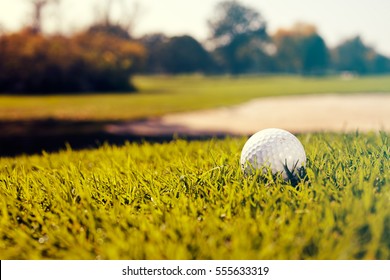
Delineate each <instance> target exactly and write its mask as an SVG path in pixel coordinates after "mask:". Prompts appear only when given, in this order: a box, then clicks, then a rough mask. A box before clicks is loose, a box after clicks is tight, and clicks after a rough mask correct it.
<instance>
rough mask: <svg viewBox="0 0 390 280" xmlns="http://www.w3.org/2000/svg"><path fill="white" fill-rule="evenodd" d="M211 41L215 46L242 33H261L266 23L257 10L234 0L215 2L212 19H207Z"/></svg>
mask: <svg viewBox="0 0 390 280" xmlns="http://www.w3.org/2000/svg"><path fill="white" fill-rule="evenodd" d="M208 25H209V28H210V31H211V41H212V42H214V44H215V46H216V47H220V46H226V45H228V44H230V43H232V42H233V41H234V40H235V39H236V38H237V37H239V36H242V35H250V34H260V35H263V34H264V32H265V29H266V23H265V21H264V19H263V18H262V16H261V15H260V13H259V12H257V11H256V10H254V9H252V8H249V7H246V6H244V5H242V4H240V3H239V2H237V1H235V0H228V1H223V2H220V3H219V4H217V6H216V8H215V14H214V16H213V19H211V20H209V21H208Z"/></svg>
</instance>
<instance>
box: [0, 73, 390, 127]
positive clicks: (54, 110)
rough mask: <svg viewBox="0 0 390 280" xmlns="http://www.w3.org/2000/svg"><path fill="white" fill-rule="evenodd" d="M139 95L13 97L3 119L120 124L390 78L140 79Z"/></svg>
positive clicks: (367, 85)
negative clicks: (126, 121)
mask: <svg viewBox="0 0 390 280" xmlns="http://www.w3.org/2000/svg"><path fill="white" fill-rule="evenodd" d="M134 83H135V85H136V86H137V87H138V89H139V92H138V93H137V94H113V93H107V94H88V95H70V96H69V95H52V96H39V95H38V96H9V95H2V94H0V120H2V121H7V120H8V121H9V120H11V121H12V120H16V121H17V120H46V119H50V120H69V121H79V120H80V121H115V120H134V119H142V118H147V117H152V116H161V115H164V114H167V113H172V112H183V111H190V110H199V109H208V108H215V107H220V106H229V105H234V104H239V103H242V102H245V101H248V100H250V99H253V98H258V97H270V96H288V95H303V94H313V93H358V92H363V93H370V92H385V93H388V92H390V76H376V77H375V76H374V77H359V78H354V79H352V80H345V79H342V78H340V77H339V76H334V77H326V78H311V77H300V76H243V77H227V76H222V77H203V76H139V77H135V78H134Z"/></svg>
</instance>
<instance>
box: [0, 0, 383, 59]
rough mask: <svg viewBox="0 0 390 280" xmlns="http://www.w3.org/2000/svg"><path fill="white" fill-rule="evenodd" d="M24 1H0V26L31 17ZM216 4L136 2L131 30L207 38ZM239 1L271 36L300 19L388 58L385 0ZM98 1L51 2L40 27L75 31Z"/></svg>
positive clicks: (331, 40)
mask: <svg viewBox="0 0 390 280" xmlns="http://www.w3.org/2000/svg"><path fill="white" fill-rule="evenodd" d="M29 1H31V0H0V28H2V29H5V30H7V31H13V30H17V29H19V28H20V27H21V26H23V25H26V24H27V23H28V22H29V18H30V17H29V15H31V6H30V5H29V4H28V2H29ZM115 1H116V2H117V3H119V2H121V1H120V0H115ZM122 2H127V5H125V6H124V7H127V8H123V6H122V8H121V7H120V5H119V4H117V8H116V9H115V10H114V13H115V14H116V15H123V13H127V14H129V15H131V14H132V13H131V11H132V10H133V4H134V2H136V0H123V1H122ZM219 2H221V0H138V3H139V10H138V13H137V20H136V22H135V27H134V33H133V34H134V35H135V36H141V35H143V34H146V33H153V32H163V33H165V34H167V35H170V36H173V35H183V34H188V35H192V36H193V37H195V38H196V39H198V40H199V41H201V42H203V41H204V40H206V39H207V37H208V36H209V29H208V26H207V20H209V19H211V18H212V17H213V14H214V13H215V6H216V4H217V3H219ZM239 2H241V3H242V4H244V5H246V6H249V7H251V8H253V9H256V10H257V11H258V12H260V14H261V15H262V16H263V18H264V19H265V20H266V22H267V25H268V31H269V33H271V34H272V33H274V32H275V31H276V30H278V29H279V28H289V27H291V26H292V25H293V24H294V23H296V22H305V23H310V24H314V25H315V26H316V27H317V29H318V32H319V34H320V35H321V36H323V38H324V39H325V41H326V43H327V44H328V46H329V47H334V46H335V45H337V44H339V43H340V42H342V41H343V40H345V39H348V38H351V37H353V36H356V35H360V36H361V37H362V39H363V41H364V42H365V43H366V44H368V45H369V46H372V47H374V48H375V49H376V50H377V51H379V52H380V53H382V54H385V55H387V56H390V18H389V16H388V15H389V14H390V0H240V1H239ZM104 3H106V0H61V4H60V6H59V7H60V8H55V7H54V6H53V7H51V8H50V9H47V10H46V11H45V22H44V24H45V25H44V30H46V31H48V32H50V31H53V30H61V31H63V32H70V30H75V29H81V28H82V27H85V26H87V25H88V24H90V23H91V22H92V20H93V19H94V16H95V15H96V14H97V12H98V11H99V7H100V9H101V7H102V5H103V4H104ZM99 5H100V6H99ZM59 11H62V12H61V13H60V12H59ZM127 11H129V12H127ZM114 16H115V15H114Z"/></svg>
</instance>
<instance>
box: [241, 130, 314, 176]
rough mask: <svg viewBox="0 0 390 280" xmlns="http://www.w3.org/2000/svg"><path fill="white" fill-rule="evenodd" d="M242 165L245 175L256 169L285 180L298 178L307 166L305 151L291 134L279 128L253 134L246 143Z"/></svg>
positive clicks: (242, 155)
mask: <svg viewBox="0 0 390 280" xmlns="http://www.w3.org/2000/svg"><path fill="white" fill-rule="evenodd" d="M240 164H241V168H242V170H243V172H244V173H245V174H251V173H252V172H253V171H255V170H256V169H260V170H263V172H267V168H270V169H271V171H272V173H273V174H277V173H280V174H281V175H282V176H283V178H284V179H285V180H287V179H291V177H296V176H297V175H298V172H300V170H302V168H304V167H305V165H306V153H305V150H304V148H303V146H302V144H301V142H299V140H298V138H296V137H295V136H294V135H293V134H291V133H290V132H288V131H286V130H283V129H279V128H267V129H264V130H261V131H259V132H257V133H255V134H253V135H252V136H251V137H250V138H249V139H248V141H247V142H246V143H245V145H244V147H243V149H242V152H241V159H240Z"/></svg>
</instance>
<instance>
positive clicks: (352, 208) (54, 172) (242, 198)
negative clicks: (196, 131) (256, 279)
mask: <svg viewBox="0 0 390 280" xmlns="http://www.w3.org/2000/svg"><path fill="white" fill-rule="evenodd" d="M389 136H390V135H389V134H387V133H380V134H374V133H372V134H370V133H368V134H360V133H351V134H322V133H321V134H302V135H298V138H299V139H300V140H301V142H302V144H303V146H304V147H305V150H306V153H307V157H308V162H307V180H306V181H302V182H300V183H299V184H298V185H297V186H296V187H292V186H291V185H289V184H288V183H284V182H281V181H279V180H277V179H276V180H274V179H272V178H268V180H264V178H262V179H260V177H259V176H254V177H244V176H243V174H242V172H241V169H240V166H239V157H240V152H241V149H242V147H243V145H244V143H245V140H246V139H244V138H229V139H224V140H216V139H214V140H209V141H193V142H188V141H184V140H180V139H178V140H175V141H173V142H170V143H163V144H151V143H142V144H131V143H127V144H126V145H124V146H122V147H116V146H109V145H105V146H102V147H101V148H99V149H97V150H84V151H73V150H72V149H71V148H69V149H67V150H64V151H61V152H59V153H55V154H46V153H43V154H42V155H35V156H21V157H15V158H0V191H1V192H0V259H390V207H389V205H390V176H389V175H390V174H389V170H390V146H389Z"/></svg>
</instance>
